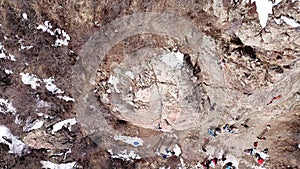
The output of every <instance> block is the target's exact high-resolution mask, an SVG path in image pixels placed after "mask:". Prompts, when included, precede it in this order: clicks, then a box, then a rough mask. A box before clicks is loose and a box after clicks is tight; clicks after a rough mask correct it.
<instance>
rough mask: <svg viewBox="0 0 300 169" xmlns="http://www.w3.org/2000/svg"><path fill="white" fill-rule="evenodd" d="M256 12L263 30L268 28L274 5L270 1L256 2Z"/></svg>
mask: <svg viewBox="0 0 300 169" xmlns="http://www.w3.org/2000/svg"><path fill="white" fill-rule="evenodd" d="M253 2H255V5H256V12H257V13H258V17H259V23H260V25H261V27H262V28H264V27H266V26H267V22H268V16H269V14H272V12H273V11H272V8H273V4H272V2H271V1H269V0H254V1H253Z"/></svg>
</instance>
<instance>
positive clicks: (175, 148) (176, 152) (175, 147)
mask: <svg viewBox="0 0 300 169" xmlns="http://www.w3.org/2000/svg"><path fill="white" fill-rule="evenodd" d="M173 151H174V153H175V154H174V155H175V156H180V154H181V149H180V147H179V146H178V145H177V144H176V145H175V146H174V148H173Z"/></svg>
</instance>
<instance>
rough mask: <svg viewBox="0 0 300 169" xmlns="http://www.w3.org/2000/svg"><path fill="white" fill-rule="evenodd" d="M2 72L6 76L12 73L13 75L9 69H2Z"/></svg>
mask: <svg viewBox="0 0 300 169" xmlns="http://www.w3.org/2000/svg"><path fill="white" fill-rule="evenodd" d="M4 72H5V73H6V74H7V75H10V74H13V73H14V72H13V71H12V70H9V69H4Z"/></svg>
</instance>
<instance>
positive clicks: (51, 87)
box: [43, 77, 64, 94]
mask: <svg viewBox="0 0 300 169" xmlns="http://www.w3.org/2000/svg"><path fill="white" fill-rule="evenodd" d="M43 81H44V83H45V87H46V89H47V90H48V91H49V92H51V93H52V94H62V93H64V91H62V90H61V89H59V88H58V87H57V86H56V85H55V84H54V83H53V82H54V81H55V80H54V78H52V77H50V78H49V79H44V80H43Z"/></svg>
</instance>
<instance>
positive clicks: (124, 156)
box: [107, 150, 141, 161]
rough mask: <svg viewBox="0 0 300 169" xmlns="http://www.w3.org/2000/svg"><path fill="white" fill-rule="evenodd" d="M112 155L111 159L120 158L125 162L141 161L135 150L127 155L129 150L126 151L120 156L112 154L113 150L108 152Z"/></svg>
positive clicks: (119, 154)
mask: <svg viewBox="0 0 300 169" xmlns="http://www.w3.org/2000/svg"><path fill="white" fill-rule="evenodd" d="M107 151H108V152H109V153H110V155H111V158H119V159H122V160H125V161H132V160H134V159H141V157H140V156H139V155H137V154H135V153H134V151H133V150H130V152H129V153H127V150H124V151H120V153H118V154H114V153H113V152H112V150H107Z"/></svg>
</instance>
